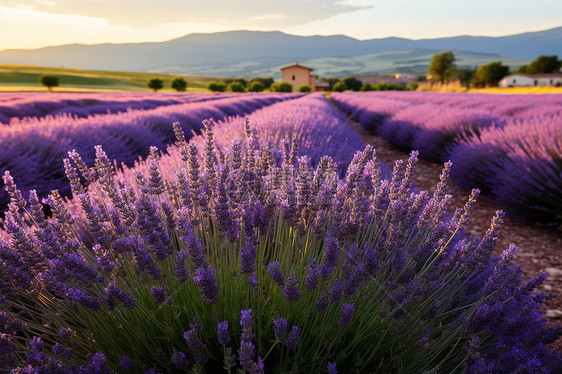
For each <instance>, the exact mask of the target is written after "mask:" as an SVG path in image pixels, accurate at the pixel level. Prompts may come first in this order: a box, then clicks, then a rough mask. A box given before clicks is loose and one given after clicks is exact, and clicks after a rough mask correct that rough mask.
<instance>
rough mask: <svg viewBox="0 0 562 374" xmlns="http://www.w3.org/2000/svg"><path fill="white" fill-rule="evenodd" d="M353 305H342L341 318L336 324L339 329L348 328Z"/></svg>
mask: <svg viewBox="0 0 562 374" xmlns="http://www.w3.org/2000/svg"><path fill="white" fill-rule="evenodd" d="M353 306H354V304H353V303H345V304H343V305H342V307H341V316H340V320H339V322H338V324H339V325H340V326H341V327H347V326H349V324H350V322H351V317H352V316H353V312H354V310H353Z"/></svg>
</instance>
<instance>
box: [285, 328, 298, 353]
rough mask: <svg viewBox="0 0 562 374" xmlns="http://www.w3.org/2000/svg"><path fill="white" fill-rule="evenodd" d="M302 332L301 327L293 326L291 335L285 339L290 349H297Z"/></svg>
mask: <svg viewBox="0 0 562 374" xmlns="http://www.w3.org/2000/svg"><path fill="white" fill-rule="evenodd" d="M300 333H301V329H299V328H298V327H297V326H293V327H292V328H291V332H290V333H289V336H287V340H285V345H286V346H287V349H288V350H293V349H296V348H297V347H298V345H299V336H300Z"/></svg>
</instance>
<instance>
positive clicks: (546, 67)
mask: <svg viewBox="0 0 562 374" xmlns="http://www.w3.org/2000/svg"><path fill="white" fill-rule="evenodd" d="M455 60H456V58H455V55H454V53H453V52H451V51H448V52H443V53H437V54H435V55H434V56H433V58H432V60H431V64H430V65H429V68H428V73H429V75H430V80H431V81H433V82H439V83H441V84H444V83H446V82H450V81H453V80H458V81H459V82H460V83H461V85H463V86H465V87H467V88H469V87H476V88H478V87H494V86H497V85H498V83H499V81H500V80H501V79H502V78H503V77H505V76H506V75H509V74H512V73H521V74H550V73H557V72H559V71H560V68H561V67H562V60H560V59H559V58H558V56H557V55H552V56H547V55H541V56H539V57H537V59H536V60H534V61H533V62H531V63H530V64H529V65H523V66H521V67H519V68H518V69H517V70H515V71H513V72H511V71H510V69H509V66H507V65H504V64H503V63H502V62H501V61H493V62H490V63H489V64H486V65H482V66H480V67H478V68H474V69H467V68H458V67H457V66H456V65H455Z"/></svg>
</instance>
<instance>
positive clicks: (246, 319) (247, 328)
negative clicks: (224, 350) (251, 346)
mask: <svg viewBox="0 0 562 374" xmlns="http://www.w3.org/2000/svg"><path fill="white" fill-rule="evenodd" d="M253 323H254V322H253V318H252V309H246V310H242V311H240V326H242V335H241V336H240V340H241V341H246V342H250V341H252V339H254V334H253V333H252V325H253Z"/></svg>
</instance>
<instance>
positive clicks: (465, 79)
mask: <svg viewBox="0 0 562 374" xmlns="http://www.w3.org/2000/svg"><path fill="white" fill-rule="evenodd" d="M476 70H477V69H476V67H475V68H473V69H467V68H458V69H456V70H455V75H456V77H457V78H458V79H459V81H460V84H461V86H463V87H466V88H468V86H470V82H471V81H472V78H473V77H474V74H476Z"/></svg>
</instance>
